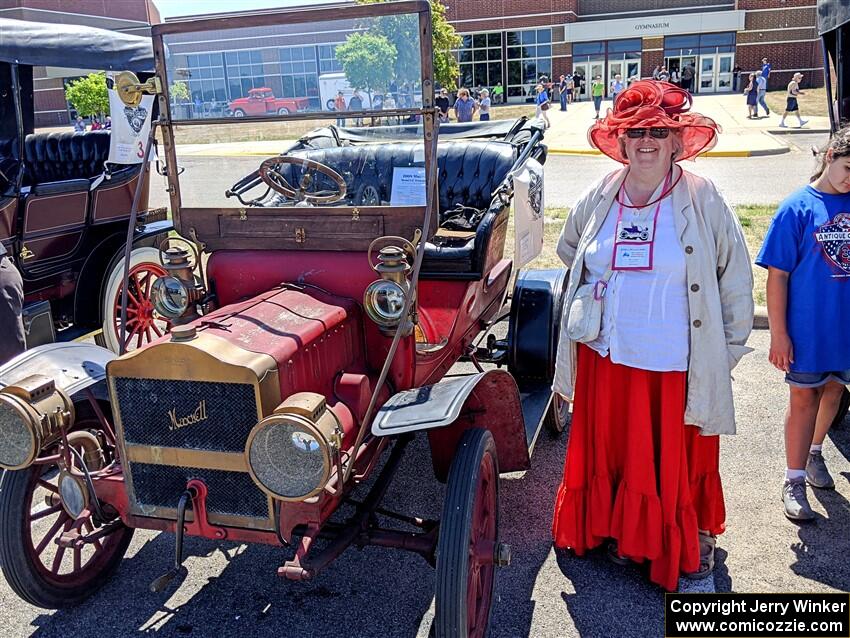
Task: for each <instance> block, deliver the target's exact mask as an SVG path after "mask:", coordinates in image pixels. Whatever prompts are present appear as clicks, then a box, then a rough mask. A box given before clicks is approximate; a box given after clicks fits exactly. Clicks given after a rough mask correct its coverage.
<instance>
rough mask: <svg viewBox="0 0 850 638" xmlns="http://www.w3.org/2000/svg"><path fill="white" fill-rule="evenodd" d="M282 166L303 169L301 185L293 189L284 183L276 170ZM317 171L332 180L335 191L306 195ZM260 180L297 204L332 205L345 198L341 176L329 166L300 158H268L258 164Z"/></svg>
mask: <svg viewBox="0 0 850 638" xmlns="http://www.w3.org/2000/svg"><path fill="white" fill-rule="evenodd" d="M283 164H295V165H297V166H303V167H304V169H305V170H304V175H303V177H302V178H301V183H300V184H299V185H298V186H297V187H295V186H293V185H292V184H290V183H289V182H287V181H286V178H285V177H284V176H283V173H281V172H280V171H278V170H277V167H278V166H281V165H283ZM316 171H318V172H319V173H322V174H323V175H325V176H327V177H329V178H330V179H331V180H333V182H334V184H335V185H336V188H337V189H336V191H319V192H317V193H308V192H307V189H308V188H309V187H310V185H311V184H312V183H313V178H312V173H313V172H316ZM259 173H260V179H262V180H263V182H264V183H265V184H266V185H267V186H268V187H269V188H271V189H272V190H273V191H275V192H277V193H280V194H281V195H284V196H285V197H289V198H290V199H294V200H296V201H298V202H309V203H311V204H332V203H334V202H338V201H339V200H341V199H342V198H344V197H345V191H346V187H345V180H344V179H343V178H342V175H340V174H339V173H337V172H336V171H335V170H334V169H332V168H331V167H330V166H326V165H325V164H322V163H321V162H317V161H315V160H311V159H306V158H302V157H294V156H291V155H278V156H277V157H270V158H269V159H267V160H264V161H263V163H262V164H260V171H259Z"/></svg>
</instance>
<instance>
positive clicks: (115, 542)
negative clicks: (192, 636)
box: [0, 419, 133, 609]
mask: <svg viewBox="0 0 850 638" xmlns="http://www.w3.org/2000/svg"><path fill="white" fill-rule="evenodd" d="M98 426H99V423H98V422H97V420H96V419H93V420H79V419H78V421H77V425H76V426H75V428H76V429H89V428H93V429H97V428H98ZM57 449H58V448H54V449H52V450H45V451H44V452H43V453H42V454H41V456H43V457H46V456H50V455H52V454H55V453H56V452H57ZM58 475H59V471H58V466H57V465H56V464H48V465H34V466H32V467H29V468H26V469H23V470H17V471H7V472H5V473H4V475H3V478H2V484H0V565H2V571H3V575H4V576H5V577H6V581H7V582H8V583H9V586H10V587H11V588H12V590H14V592H15V593H16V594H18V596H20V597H21V598H22V599H24V600H26V601H27V602H29V603H30V604H32V605H35V606H37V607H43V608H46V609H59V608H62V607H70V606H73V605H76V604H78V603H80V602H82V601H83V600H85V599H86V598H88V597H89V596H90V595H91V594H93V593H94V592H95V591H97V590H98V589H99V588H100V587H101V586H103V585H104V584H105V583H106V582H107V580H108V579H109V578H110V576H112V574H113V573H114V572H115V570H116V569H117V568H118V565H119V563H120V562H121V559H122V558H123V557H124V554H125V553H126V551H127V546H128V545H129V544H130V540H131V539H132V538H133V529H130V528H126V527H119V528H118V529H117V530H116V531H114V532H112V533H111V534H109V535H107V536H104V537H102V538H100V539H99V540H97V541H95V542H94V543H91V544H85V545H84V546H83V547H81V548H78V549H75V548H63V547H60V546H59V545H57V544H56V541H57V540H58V539H59V537H60V536H61V535H62V533H63V532H66V531H68V530H70V529H71V528H72V527H74V526H78V527H79V529H80V533H81V534H84V535H85V534H90V533H92V532H94V531H95V530H96V529H97V527H96V526H95V524H94V522H93V521H92V517H91V515H90V514H89V513H88V511H87V510H84V512H83V515H82V516H81V517H80V518H78V519H76V520H75V519H72V518H71V516H70V515H69V514H68V513H67V512H66V511H65V509H64V508H63V507H62V504H61V501H60V499H59V488H58V486H57V478H58Z"/></svg>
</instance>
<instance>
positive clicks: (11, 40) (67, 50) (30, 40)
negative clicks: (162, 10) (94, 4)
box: [0, 18, 154, 72]
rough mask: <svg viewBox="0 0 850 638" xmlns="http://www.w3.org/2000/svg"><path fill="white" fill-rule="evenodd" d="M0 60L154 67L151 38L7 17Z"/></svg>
mask: <svg viewBox="0 0 850 638" xmlns="http://www.w3.org/2000/svg"><path fill="white" fill-rule="evenodd" d="M0 62H11V63H14V64H25V65H30V66H56V67H68V66H73V67H74V68H84V69H98V70H104V71H135V72H153V70H154V62H153V47H152V45H151V40H150V39H149V38H142V37H139V36H135V35H129V34H126V33H119V32H117V31H109V30H107V29H96V28H94V27H86V26H81V25H75V24H47V23H44V22H28V21H26V20H10V19H7V18H0Z"/></svg>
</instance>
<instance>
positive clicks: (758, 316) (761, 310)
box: [753, 306, 770, 330]
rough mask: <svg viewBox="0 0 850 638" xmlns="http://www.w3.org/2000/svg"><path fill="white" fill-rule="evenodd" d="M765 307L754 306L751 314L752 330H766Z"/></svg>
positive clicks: (767, 326)
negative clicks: (753, 311)
mask: <svg viewBox="0 0 850 638" xmlns="http://www.w3.org/2000/svg"><path fill="white" fill-rule="evenodd" d="M769 327H770V326H769V325H768V322H767V306H756V308H755V313H754V314H753V330H767V329H768V328H769Z"/></svg>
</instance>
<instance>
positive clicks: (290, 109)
mask: <svg viewBox="0 0 850 638" xmlns="http://www.w3.org/2000/svg"><path fill="white" fill-rule="evenodd" d="M309 105H310V100H309V99H307V98H306V97H275V96H274V93H272V90H271V89H270V88H267V87H263V88H258V89H251V90H250V91H248V97H240V98H237V99H235V100H233V101H232V102H230V104H228V107H229V108H230V112H231V113H233V116H234V117H245V116H246V115H247V116H255V117H256V116H257V115H275V114H277V115H286V114H287V113H295V112H296V111H304V110H306V109H307V107H308V106H309Z"/></svg>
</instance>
